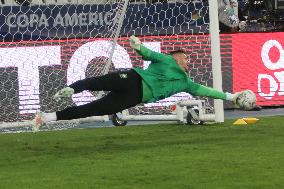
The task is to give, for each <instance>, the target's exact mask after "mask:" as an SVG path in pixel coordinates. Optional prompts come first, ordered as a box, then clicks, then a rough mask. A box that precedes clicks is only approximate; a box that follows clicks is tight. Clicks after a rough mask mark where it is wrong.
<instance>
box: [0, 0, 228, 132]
mask: <svg viewBox="0 0 284 189" xmlns="http://www.w3.org/2000/svg"><path fill="white" fill-rule="evenodd" d="M0 8H1V15H0V20H1V22H2V23H1V24H0V31H1V35H0V36H1V38H2V42H1V43H0V84H1V85H0V97H1V103H0V108H1V110H2V111H1V112H0V122H2V124H1V127H3V128H4V127H5V128H6V126H7V125H21V124H18V123H22V122H23V121H25V120H31V119H32V117H33V116H34V114H35V113H36V112H37V111H44V112H53V111H57V110H61V109H63V108H65V107H67V106H75V105H81V104H85V103H88V102H90V101H93V100H95V99H97V98H100V97H101V96H102V95H104V94H100V93H94V92H89V91H85V92H83V93H80V94H76V95H73V98H72V99H70V101H68V102H66V103H56V102H55V101H53V100H52V96H53V95H54V94H55V93H56V92H57V91H58V90H60V89H62V88H63V87H65V86H67V85H70V84H71V83H73V82H75V81H77V80H80V79H84V78H86V77H94V76H99V75H102V74H105V73H108V72H112V71H116V70H121V69H130V68H132V67H141V68H145V69H146V68H147V66H148V65H149V62H147V61H143V60H142V59H141V57H140V56H138V55H137V54H136V53H135V52H134V50H133V49H131V48H130V45H129V40H128V38H129V36H131V35H136V36H137V37H139V38H140V39H141V41H142V42H143V44H144V45H145V46H146V47H148V48H150V49H152V50H154V51H157V52H162V53H168V52H170V51H173V50H177V49H183V50H185V51H186V52H187V54H188V56H189V59H190V63H189V67H190V72H189V75H190V77H191V78H192V79H193V80H194V81H195V82H198V83H201V84H204V85H206V86H212V82H213V81H212V58H211V50H210V47H211V46H210V44H211V43H210V36H209V7H208V1H191V2H176V1H171V2H167V3H154V4H152V3H151V4H150V3H147V2H143V1H139V2H138V1H136V2H128V1H115V2H114V1H106V0H104V1H84V0H79V1H78V0H76V1H73V0H70V1H63V0H57V1H44V2H42V1H39V0H37V1H32V2H31V3H28V5H26V6H24V5H16V4H14V2H10V1H6V4H3V5H2V6H1V7H0ZM227 38H228V37H226V36H223V40H222V41H223V43H224V45H226V40H229V39H227ZM222 41H221V42H222ZM225 49H226V50H227V49H230V47H229V46H225ZM223 68H225V69H226V65H225V66H224V67H223ZM223 71H225V72H226V70H224V69H223ZM229 86H230V85H229ZM230 90H231V89H230V88H229V89H227V91H230ZM188 98H191V95H190V94H187V93H179V94H176V95H174V96H172V97H170V98H166V99H163V100H161V101H159V102H156V103H151V104H141V105H139V106H137V107H134V108H132V109H130V112H131V113H133V114H165V113H168V112H170V106H171V105H173V104H174V103H175V102H176V101H177V100H182V99H188ZM207 102H208V103H207V104H208V106H209V107H212V102H210V101H207ZM209 110H210V111H213V108H211V109H210V108H209ZM8 123H10V124H8ZM12 123H17V124H12ZM70 125H71V126H72V127H73V126H74V124H63V125H62V127H64V128H65V127H70ZM75 125H76V124H75ZM0 129H1V128H0Z"/></svg>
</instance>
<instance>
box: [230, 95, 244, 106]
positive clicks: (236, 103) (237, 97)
mask: <svg viewBox="0 0 284 189" xmlns="http://www.w3.org/2000/svg"><path fill="white" fill-rule="evenodd" d="M241 93H242V92H237V93H235V94H234V96H233V100H232V101H233V104H234V106H235V107H236V108H240V106H239V102H238V101H239V99H240V96H241Z"/></svg>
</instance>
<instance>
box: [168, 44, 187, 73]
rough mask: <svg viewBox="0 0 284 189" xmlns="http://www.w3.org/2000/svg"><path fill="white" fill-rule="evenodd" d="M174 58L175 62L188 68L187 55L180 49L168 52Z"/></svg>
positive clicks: (185, 68) (183, 67)
mask: <svg viewBox="0 0 284 189" xmlns="http://www.w3.org/2000/svg"><path fill="white" fill-rule="evenodd" d="M169 54H170V55H172V56H173V58H174V59H175V60H176V62H177V64H178V65H180V67H181V68H182V69H184V70H188V57H187V55H186V52H185V51H184V50H182V49H179V50H175V51H172V52H170V53H169Z"/></svg>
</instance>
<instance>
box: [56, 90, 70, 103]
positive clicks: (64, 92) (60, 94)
mask: <svg viewBox="0 0 284 189" xmlns="http://www.w3.org/2000/svg"><path fill="white" fill-rule="evenodd" d="M73 94H74V89H72V88H71V87H65V88H63V89H61V90H60V91H58V92H57V93H56V94H55V95H54V96H53V99H54V100H55V101H56V102H59V101H60V100H62V99H66V98H70V97H71V96H72V95H73Z"/></svg>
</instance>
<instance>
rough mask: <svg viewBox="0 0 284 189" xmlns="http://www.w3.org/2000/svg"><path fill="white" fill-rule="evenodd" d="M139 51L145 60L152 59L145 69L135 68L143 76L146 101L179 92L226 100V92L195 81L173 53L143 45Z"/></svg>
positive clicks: (152, 100) (144, 99)
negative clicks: (155, 50) (154, 49)
mask: <svg viewBox="0 0 284 189" xmlns="http://www.w3.org/2000/svg"><path fill="white" fill-rule="evenodd" d="M137 52H138V54H140V55H141V56H142V57H143V60H147V61H151V64H150V65H149V67H148V68H147V69H145V70H144V69H141V68H134V70H135V71H136V72H137V73H138V74H139V75H140V76H141V78H142V85H143V100H142V101H143V102H144V103H149V102H155V101H158V100H161V99H164V98H167V97H169V96H171V95H173V94H176V93H179V92H187V93H190V94H191V95H193V96H204V97H211V98H214V99H222V100H226V94H225V93H224V92H221V91H217V90H214V89H213V88H210V87H206V86H203V85H200V84H198V83H194V82H193V81H192V80H191V79H190V78H189V77H188V74H187V73H186V72H185V71H184V70H183V69H182V68H181V67H180V66H179V65H178V64H177V62H176V60H175V59H174V58H173V57H172V56H171V55H165V54H162V53H158V52H154V51H152V50H150V49H148V48H146V47H145V46H143V45H141V48H140V50H139V51H137Z"/></svg>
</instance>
